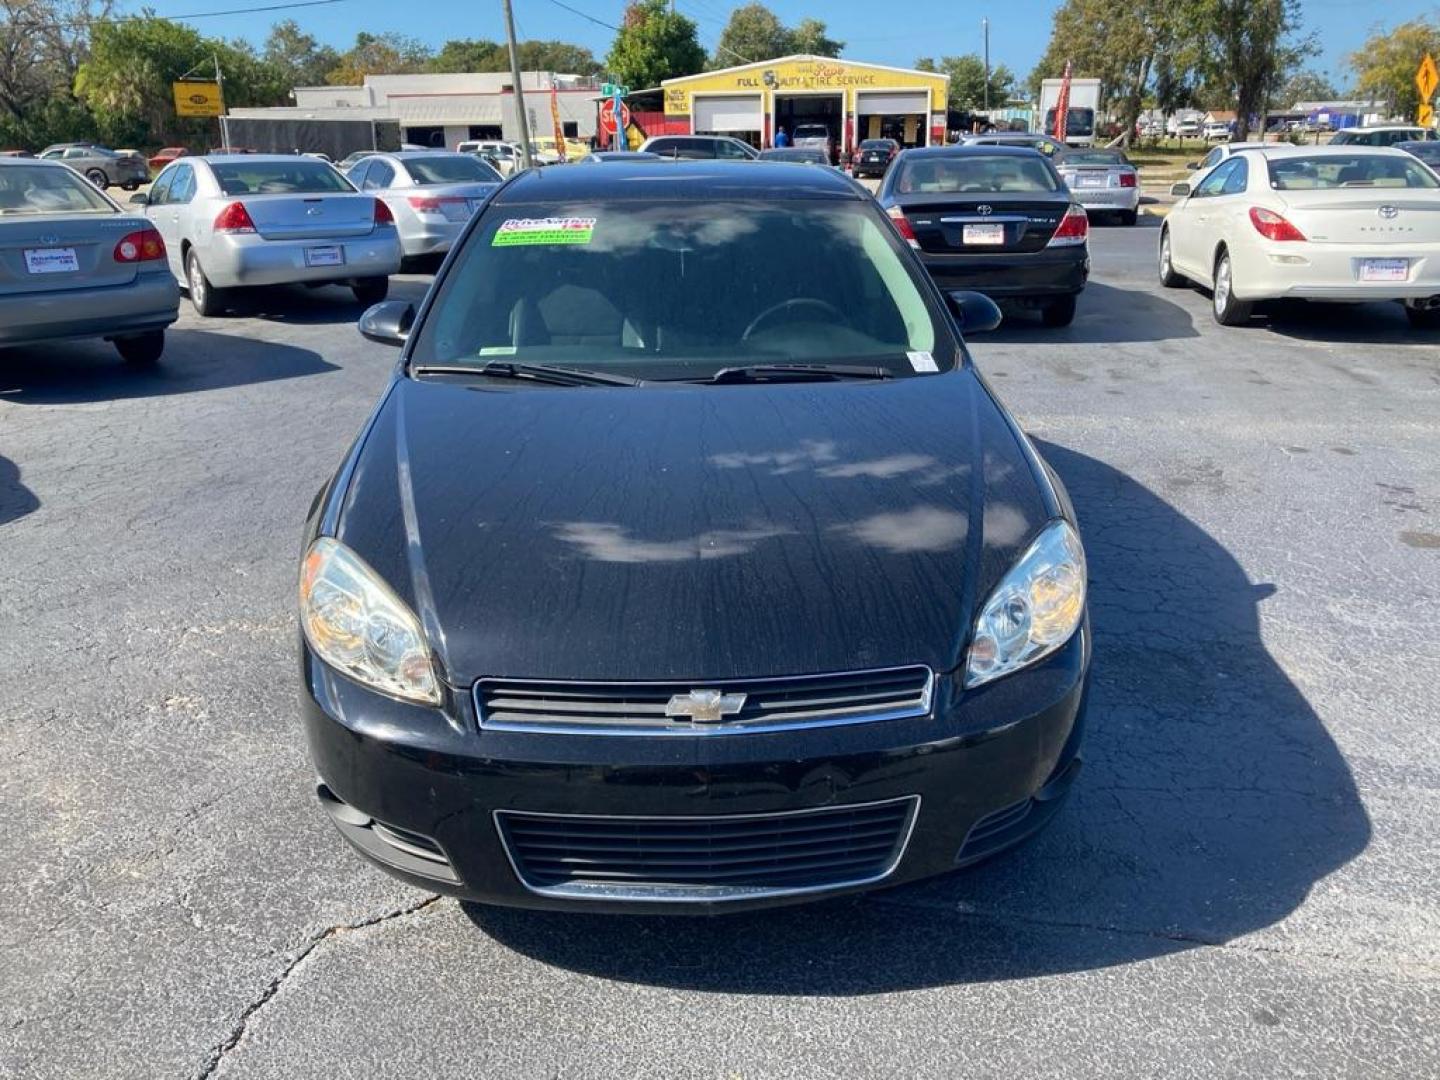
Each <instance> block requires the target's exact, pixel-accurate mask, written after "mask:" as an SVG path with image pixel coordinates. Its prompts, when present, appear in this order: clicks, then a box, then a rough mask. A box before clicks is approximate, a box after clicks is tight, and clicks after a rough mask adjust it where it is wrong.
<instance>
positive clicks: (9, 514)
mask: <svg viewBox="0 0 1440 1080" xmlns="http://www.w3.org/2000/svg"><path fill="white" fill-rule="evenodd" d="M39 508H40V500H39V499H37V498H36V497H35V493H34V492H33V491H31V490H30V489H29V488H28V487H26V486H25V485H24V484H22V483H21V482H20V466H18V465H16V464H15V463H14V462H13V461H11V460H10V459H9V458H7V457H4V456H0V525H6V524H9V523H10V522H12V521H14V520H15V519H16V518H22V517H24V516H25V515H26V514H29V513H33V512H34V511H35V510H38V509H39Z"/></svg>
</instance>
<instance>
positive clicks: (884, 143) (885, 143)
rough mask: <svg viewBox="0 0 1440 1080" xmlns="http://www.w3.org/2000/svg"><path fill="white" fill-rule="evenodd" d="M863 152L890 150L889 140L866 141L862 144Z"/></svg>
mask: <svg viewBox="0 0 1440 1080" xmlns="http://www.w3.org/2000/svg"><path fill="white" fill-rule="evenodd" d="M860 149H861V150H889V149H890V140H889V139H866V140H865V141H864V142H862V143H861V144H860Z"/></svg>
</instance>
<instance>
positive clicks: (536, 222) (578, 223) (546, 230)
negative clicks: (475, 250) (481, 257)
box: [490, 217, 595, 247]
mask: <svg viewBox="0 0 1440 1080" xmlns="http://www.w3.org/2000/svg"><path fill="white" fill-rule="evenodd" d="M594 235H595V219H594V218H593V217H564V218H550V217H547V218H511V219H510V220H509V221H504V222H501V224H500V228H499V229H497V230H496V231H495V238H494V239H493V240H491V241H490V246H491V247H516V246H518V245H521V244H588V243H590V238H591V237H593V236H594Z"/></svg>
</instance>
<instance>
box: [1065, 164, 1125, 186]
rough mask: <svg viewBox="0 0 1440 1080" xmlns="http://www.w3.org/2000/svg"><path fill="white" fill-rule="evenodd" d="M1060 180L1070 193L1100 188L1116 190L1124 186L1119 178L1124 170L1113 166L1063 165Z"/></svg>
mask: <svg viewBox="0 0 1440 1080" xmlns="http://www.w3.org/2000/svg"><path fill="white" fill-rule="evenodd" d="M1059 171H1060V178H1061V179H1062V180H1064V181H1065V183H1066V186H1068V187H1069V188H1070V190H1072V191H1094V190H1096V189H1100V188H1118V187H1123V186H1124V185H1123V184H1122V183H1121V181H1120V177H1121V176H1122V175H1123V174H1124V173H1125V170H1124V169H1118V168H1116V167H1115V166H1113V165H1064V166H1061V168H1060V170H1059Z"/></svg>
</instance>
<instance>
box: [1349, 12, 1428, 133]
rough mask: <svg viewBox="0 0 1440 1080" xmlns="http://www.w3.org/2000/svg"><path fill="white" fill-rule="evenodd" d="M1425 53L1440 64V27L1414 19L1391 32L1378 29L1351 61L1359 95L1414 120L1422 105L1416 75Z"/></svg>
mask: <svg viewBox="0 0 1440 1080" xmlns="http://www.w3.org/2000/svg"><path fill="white" fill-rule="evenodd" d="M1426 53H1429V54H1430V55H1431V56H1433V57H1435V59H1436V60H1437V61H1440V24H1437V23H1435V22H1430V21H1429V20H1426V19H1412V20H1411V21H1410V22H1407V23H1401V24H1400V25H1399V26H1397V27H1394V28H1393V29H1390V30H1385V29H1380V28H1376V29H1375V30H1374V31H1372V32H1371V34H1370V37H1369V38H1367V39H1366V41H1365V44H1364V45H1363V46H1361V48H1360V49H1359V50H1357V51H1356V52H1353V53H1351V54H1350V57H1349V59H1350V67H1351V69H1352V70H1353V71H1354V72H1355V78H1356V87H1357V89H1358V91H1359V92H1360V93H1361V94H1362V95H1366V96H1370V97H1374V98H1377V99H1379V100H1381V101H1383V102H1385V104H1386V106H1387V107H1388V108H1389V110H1390V111H1391V112H1392V113H1396V114H1399V115H1401V116H1405V117H1407V118H1413V117H1414V116H1415V112H1416V109H1417V107H1418V106H1419V105H1420V92H1419V90H1417V89H1416V86H1415V71H1416V69H1417V68H1419V66H1420V61H1421V60H1422V59H1423V58H1424V56H1425V54H1426Z"/></svg>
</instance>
